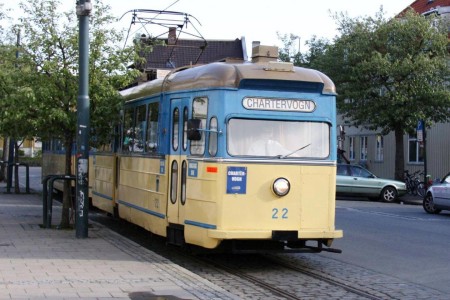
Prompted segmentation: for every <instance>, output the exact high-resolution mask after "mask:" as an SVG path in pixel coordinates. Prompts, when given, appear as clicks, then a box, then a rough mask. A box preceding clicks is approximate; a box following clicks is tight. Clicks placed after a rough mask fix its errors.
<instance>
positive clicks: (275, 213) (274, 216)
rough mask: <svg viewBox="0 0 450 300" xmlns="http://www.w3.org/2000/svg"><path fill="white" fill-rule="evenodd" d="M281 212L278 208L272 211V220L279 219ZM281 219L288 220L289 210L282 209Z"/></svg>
mask: <svg viewBox="0 0 450 300" xmlns="http://www.w3.org/2000/svg"><path fill="white" fill-rule="evenodd" d="M278 213H279V210H278V208H273V209H272V219H278V218H279V216H278ZM280 214H281V219H287V218H288V209H287V208H282V209H281V213H280Z"/></svg>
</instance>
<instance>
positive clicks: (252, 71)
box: [120, 62, 336, 100]
mask: <svg viewBox="0 0 450 300" xmlns="http://www.w3.org/2000/svg"><path fill="white" fill-rule="evenodd" d="M269 66H270V63H269ZM249 79H253V80H264V79H270V80H280V81H281V80H283V81H291V82H294V81H297V82H311V83H320V84H323V90H322V93H324V94H329V95H335V94H336V88H335V85H334V83H333V82H332V81H331V79H330V78H328V77H327V76H326V75H325V74H323V73H321V72H319V71H316V70H312V69H307V68H301V67H292V70H291V71H276V70H274V69H270V67H269V68H268V65H267V64H255V63H222V62H217V63H210V64H207V65H202V66H195V67H192V68H188V69H185V70H181V71H179V72H174V73H170V74H168V75H167V76H166V78H164V79H156V80H153V81H148V82H145V83H143V84H141V85H138V86H135V87H132V88H129V89H127V90H123V91H121V92H120V93H121V95H122V96H124V97H125V99H126V100H131V99H139V98H142V97H147V96H150V95H157V94H158V93H161V91H164V92H168V91H180V90H189V89H202V88H214V87H216V88H238V87H239V85H240V83H241V81H242V80H249Z"/></svg>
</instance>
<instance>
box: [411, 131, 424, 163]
mask: <svg viewBox="0 0 450 300" xmlns="http://www.w3.org/2000/svg"><path fill="white" fill-rule="evenodd" d="M423 158H424V149H423V144H422V143H419V142H417V136H416V135H412V134H410V135H409V138H408V162H410V163H423Z"/></svg>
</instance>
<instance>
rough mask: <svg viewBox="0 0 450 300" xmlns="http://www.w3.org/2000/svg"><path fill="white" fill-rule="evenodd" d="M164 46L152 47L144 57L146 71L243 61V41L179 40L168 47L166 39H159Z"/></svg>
mask: <svg viewBox="0 0 450 300" xmlns="http://www.w3.org/2000/svg"><path fill="white" fill-rule="evenodd" d="M158 41H162V42H164V43H165V45H155V46H153V51H152V52H150V53H148V54H147V55H146V59H147V64H146V69H147V70H148V69H175V68H179V67H183V66H189V65H195V64H207V63H210V62H218V61H225V60H226V59H232V60H244V59H245V57H244V49H243V43H244V42H243V41H242V40H240V39H235V40H208V41H207V40H181V39H179V40H178V41H177V43H176V45H170V44H169V42H168V39H165V40H164V39H160V40H158Z"/></svg>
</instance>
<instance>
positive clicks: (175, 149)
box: [167, 98, 189, 224]
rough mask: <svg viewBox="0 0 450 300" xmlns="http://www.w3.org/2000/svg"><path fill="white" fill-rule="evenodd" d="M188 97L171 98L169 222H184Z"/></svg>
mask: <svg viewBox="0 0 450 300" xmlns="http://www.w3.org/2000/svg"><path fill="white" fill-rule="evenodd" d="M188 115H189V99H187V98H181V99H171V120H172V122H171V128H170V129H171V133H170V156H169V165H168V167H169V168H170V169H169V174H170V177H169V193H168V198H169V199H168V205H167V216H168V219H169V223H171V224H183V223H184V204H185V203H186V176H187V158H186V156H187V148H188V141H187V121H188Z"/></svg>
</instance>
